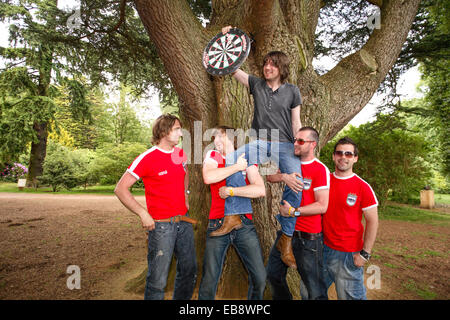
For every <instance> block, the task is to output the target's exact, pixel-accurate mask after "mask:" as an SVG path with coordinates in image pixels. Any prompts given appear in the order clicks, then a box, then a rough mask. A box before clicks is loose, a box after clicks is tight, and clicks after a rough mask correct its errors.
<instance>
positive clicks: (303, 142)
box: [294, 139, 314, 146]
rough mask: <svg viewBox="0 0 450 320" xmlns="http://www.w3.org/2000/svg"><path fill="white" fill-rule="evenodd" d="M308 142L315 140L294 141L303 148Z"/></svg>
mask: <svg viewBox="0 0 450 320" xmlns="http://www.w3.org/2000/svg"><path fill="white" fill-rule="evenodd" d="M307 142H314V140H303V139H294V143H298V144H299V145H301V146H302V145H304V144H305V143H307Z"/></svg>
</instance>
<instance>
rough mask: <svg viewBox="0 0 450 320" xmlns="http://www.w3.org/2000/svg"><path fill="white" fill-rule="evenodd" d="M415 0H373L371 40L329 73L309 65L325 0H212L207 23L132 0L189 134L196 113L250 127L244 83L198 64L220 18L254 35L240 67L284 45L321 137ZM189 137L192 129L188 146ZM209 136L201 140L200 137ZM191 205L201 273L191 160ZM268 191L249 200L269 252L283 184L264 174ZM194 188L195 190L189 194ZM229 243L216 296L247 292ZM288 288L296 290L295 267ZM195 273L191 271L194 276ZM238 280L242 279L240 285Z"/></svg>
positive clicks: (204, 119)
mask: <svg viewBox="0 0 450 320" xmlns="http://www.w3.org/2000/svg"><path fill="white" fill-rule="evenodd" d="M419 2H420V0H411V1H393V0H391V1H387V0H386V1H377V3H379V4H380V5H381V29H380V30H375V31H374V32H373V34H372V35H371V37H370V39H369V40H368V42H367V43H366V44H365V45H364V46H363V48H361V49H360V50H357V51H356V52H355V53H353V54H351V55H349V56H348V57H346V58H344V59H343V60H342V61H340V62H339V64H338V65H337V66H336V67H334V68H333V69H332V70H331V71H329V72H328V73H327V74H325V75H322V76H319V75H318V74H317V73H316V72H315V70H314V68H313V66H312V60H313V56H314V39H315V29H316V26H317V21H318V17H319V13H320V8H321V6H322V5H323V3H321V1H319V0H316V1H295V0H278V1H277V0H267V1H258V0H251V1H243V0H213V1H212V6H213V8H212V15H211V19H210V23H209V24H208V25H207V26H206V27H203V26H202V25H201V24H200V23H199V22H198V21H197V19H196V18H195V17H194V15H193V14H192V12H191V10H190V8H189V6H188V4H187V3H186V1H184V0H174V1H165V0H147V1H145V0H136V1H135V4H136V8H137V11H138V13H139V16H140V18H141V20H142V22H143V24H144V26H145V28H146V30H147V32H148V34H149V36H150V38H151V40H152V41H153V42H154V43H155V45H156V47H157V49H158V54H159V56H160V57H161V59H162V61H163V63H164V66H165V69H166V71H167V73H168V75H169V77H170V79H171V81H172V83H173V86H174V88H175V90H176V92H177V93H178V96H179V99H180V102H181V104H180V114H181V117H182V120H183V122H184V126H185V128H187V130H188V131H189V132H190V134H191V137H194V121H200V122H201V124H202V128H203V130H205V129H208V128H211V127H214V126H216V125H218V124H226V125H231V126H234V127H236V128H242V129H244V130H246V129H248V128H249V127H250V124H251V121H252V114H253V103H252V98H251V97H250V95H249V93H248V90H247V89H246V88H244V87H243V86H242V85H240V84H239V83H237V81H235V80H234V79H232V78H231V77H230V76H225V77H212V76H210V75H208V74H207V73H206V71H205V70H204V68H203V66H202V59H201V57H202V51H203V49H204V47H205V46H206V44H207V43H208V41H209V40H210V39H211V38H212V37H213V36H214V35H215V34H217V33H218V32H220V29H221V28H222V27H223V26H226V25H232V26H236V27H239V28H241V29H243V30H244V31H245V32H246V33H247V34H249V35H250V36H251V37H252V39H253V40H254V41H253V43H252V48H251V52H250V54H249V56H248V58H247V60H246V62H245V63H244V64H243V66H242V67H241V68H242V69H243V70H244V71H246V72H248V73H251V74H255V75H257V76H261V62H262V57H263V56H264V55H265V54H266V53H267V52H269V51H271V50H281V51H283V52H285V53H286V54H287V55H288V56H289V57H290V59H291V73H290V77H289V79H288V81H289V82H291V83H294V84H296V85H297V86H298V87H299V88H300V92H301V93H302V97H303V105H302V111H301V120H302V124H303V125H312V126H314V127H315V128H317V129H318V131H319V132H320V134H321V143H320V145H321V146H323V145H324V144H325V143H326V142H327V141H328V140H330V139H331V138H332V137H333V136H334V135H335V134H336V133H337V132H338V131H339V130H341V129H342V128H343V127H344V126H345V125H346V124H347V123H348V122H349V121H350V120H351V119H352V118H353V117H354V116H355V115H356V114H357V113H358V112H359V111H360V110H361V109H362V108H363V107H364V106H365V105H366V104H367V103H368V101H369V100H370V98H371V97H372V96H373V94H374V93H375V91H376V90H377V88H378V86H379V84H380V83H381V81H382V80H383V79H384V77H385V76H386V74H387V72H388V71H389V70H390V68H391V67H392V65H393V63H394V62H395V60H396V59H397V57H398V54H399V53H400V50H401V48H402V45H403V43H404V42H405V40H406V36H407V34H408V31H409V29H410V28H411V25H412V22H413V19H414V17H415V14H416V12H417V9H418V5H419ZM193 140H195V139H191V141H190V145H191V150H193V147H194V141H193ZM210 142H211V141H203V144H202V145H203V146H205V145H206V144H207V143H210ZM189 170H190V185H191V191H192V195H193V196H191V200H190V206H191V210H190V211H191V215H193V216H194V217H195V218H197V219H199V220H200V222H201V223H200V226H199V228H197V232H196V248H197V256H198V262H199V267H200V268H199V269H200V272H199V275H201V264H202V261H203V251H204V241H205V230H206V225H207V220H208V210H209V204H210V194H209V190H208V189H209V188H207V187H206V186H205V185H204V184H203V181H202V177H201V164H200V163H191V164H190V166H189ZM266 188H267V196H266V198H265V199H260V200H254V201H253V204H254V209H255V215H254V222H255V225H256V229H257V231H258V234H259V238H260V242H261V245H262V248H263V253H264V257H265V259H266V261H267V257H268V253H269V251H270V249H271V247H272V245H273V241H274V239H275V233H276V230H277V229H278V228H279V226H277V222H276V220H275V219H274V214H276V213H277V212H278V203H279V201H280V197H281V190H282V186H281V185H270V184H266ZM194 198H195V200H194ZM238 260H239V258H238V257H237V255H236V254H235V252H234V250H230V251H229V253H228V256H227V259H226V262H225V266H224V269H223V275H222V278H221V283H220V285H219V289H218V293H217V294H218V296H220V297H223V298H245V297H246V296H247V286H246V285H241V284H242V283H245V284H246V283H247V281H246V272H245V270H244V269H243V267H242V263H240V262H239V261H238ZM290 277H291V280H292V279H294V278H295V279H296V280H295V285H292V286H291V287H292V289H293V290H294V291H295V296H297V297H298V281H297V280H298V276H297V275H296V274H295V272H290ZM199 282H200V281H198V283H199ZM237 284H239V285H237Z"/></svg>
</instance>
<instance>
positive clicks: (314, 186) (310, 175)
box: [295, 158, 330, 233]
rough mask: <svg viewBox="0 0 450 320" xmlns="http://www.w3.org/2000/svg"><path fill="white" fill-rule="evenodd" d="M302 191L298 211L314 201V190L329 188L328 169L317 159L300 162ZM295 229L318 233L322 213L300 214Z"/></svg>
mask: <svg viewBox="0 0 450 320" xmlns="http://www.w3.org/2000/svg"><path fill="white" fill-rule="evenodd" d="M302 176H303V191H302V202H301V204H300V213H301V212H302V208H301V207H304V206H306V205H308V204H311V203H314V202H316V197H315V196H314V191H317V190H321V189H329V188H330V170H328V168H327V166H326V165H324V164H323V163H322V162H320V161H319V160H318V159H315V158H314V159H313V160H311V161H307V162H302ZM295 230H299V231H303V232H309V233H319V232H322V215H321V214H316V215H313V216H302V215H301V214H300V217H298V218H297V223H296V224H295Z"/></svg>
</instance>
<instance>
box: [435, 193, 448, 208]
mask: <svg viewBox="0 0 450 320" xmlns="http://www.w3.org/2000/svg"><path fill="white" fill-rule="evenodd" d="M434 202H435V203H442V204H449V205H450V194H442V193H436V194H435V195H434Z"/></svg>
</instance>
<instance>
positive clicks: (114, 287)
mask: <svg viewBox="0 0 450 320" xmlns="http://www.w3.org/2000/svg"><path fill="white" fill-rule="evenodd" d="M137 199H138V201H140V202H141V203H142V204H144V203H145V200H144V197H143V196H141V197H137ZM449 229H450V228H449V226H442V225H428V224H427V225H425V224H417V223H408V222H401V221H387V220H384V221H381V222H380V229H379V234H378V238H377V242H376V245H375V252H374V257H373V259H372V260H371V264H372V265H375V266H376V267H378V268H379V271H380V276H381V278H380V281H381V282H380V284H381V288H380V289H372V290H368V298H369V299H449V298H450V289H449V286H448V283H449V277H450V276H449V272H450V271H449V255H450V251H449V249H450V246H449V238H450V230H449ZM146 245H147V241H146V237H145V233H144V232H143V231H142V228H141V226H140V222H139V219H138V218H137V217H136V216H134V215H133V214H132V213H130V212H129V211H128V210H126V209H125V208H124V207H123V206H122V204H121V203H120V202H119V201H118V200H117V198H115V197H114V196H98V195H53V194H18V193H11V194H10V193H0V299H142V295H141V294H134V293H129V292H126V291H125V290H124V289H125V285H126V283H127V281H128V280H130V279H133V278H135V277H137V276H138V275H139V274H141V273H142V271H143V270H144V269H145V267H146V254H147V249H146ZM199 263H201V262H199ZM70 265H75V266H79V267H80V272H81V289H80V290H77V289H74V290H69V289H68V287H67V279H68V278H69V276H70V275H71V274H68V273H67V267H68V266H70ZM371 275H372V274H370V273H367V272H366V278H367V279H369V278H370V277H371ZM372 280H374V278H372ZM368 281H371V280H370V279H369V280H368ZM371 283H373V284H374V285H375V286H376V285H377V283H376V281H375V282H373V281H371ZM333 297H335V294H334V292H332V290H330V298H333Z"/></svg>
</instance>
